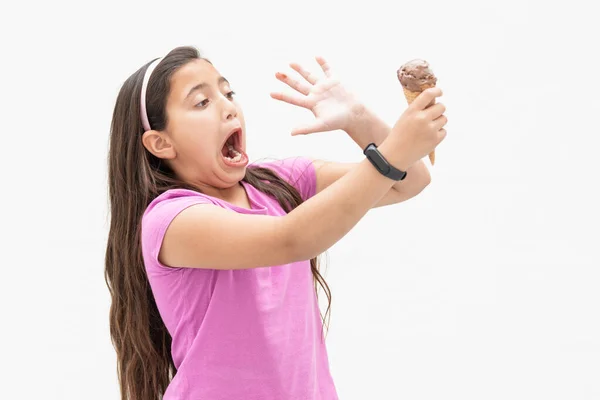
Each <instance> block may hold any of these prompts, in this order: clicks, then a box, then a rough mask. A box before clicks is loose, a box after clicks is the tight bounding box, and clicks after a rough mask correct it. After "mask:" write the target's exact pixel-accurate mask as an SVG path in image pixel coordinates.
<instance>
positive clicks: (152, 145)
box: [142, 130, 176, 160]
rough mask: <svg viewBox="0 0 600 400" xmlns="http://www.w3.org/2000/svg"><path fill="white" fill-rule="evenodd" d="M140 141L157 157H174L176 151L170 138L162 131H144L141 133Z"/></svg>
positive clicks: (169, 158) (167, 158) (168, 158)
mask: <svg viewBox="0 0 600 400" xmlns="http://www.w3.org/2000/svg"><path fill="white" fill-rule="evenodd" d="M142 143H143V144H144V147H145V148H146V149H148V151H149V152H150V153H152V154H154V155H155V156H156V157H158V158H162V159H165V160H171V159H173V158H175V155H176V152H175V147H174V146H173V143H171V140H170V138H169V137H168V136H167V135H166V134H165V133H163V132H159V131H154V130H151V131H146V132H144V134H143V135H142Z"/></svg>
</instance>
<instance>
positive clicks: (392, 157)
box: [377, 138, 410, 172]
mask: <svg viewBox="0 0 600 400" xmlns="http://www.w3.org/2000/svg"><path fill="white" fill-rule="evenodd" d="M392 141H393V139H391V138H388V139H386V140H385V141H383V143H381V145H379V146H377V149H378V150H379V152H380V153H381V155H382V156H383V157H385V159H386V160H387V161H388V163H390V164H391V165H392V166H393V167H394V168H396V169H399V170H400V171H404V172H406V171H408V169H409V168H410V164H409V163H408V162H407V157H406V156H405V155H404V152H403V151H401V150H399V149H401V148H402V146H399V145H398V144H397V143H392Z"/></svg>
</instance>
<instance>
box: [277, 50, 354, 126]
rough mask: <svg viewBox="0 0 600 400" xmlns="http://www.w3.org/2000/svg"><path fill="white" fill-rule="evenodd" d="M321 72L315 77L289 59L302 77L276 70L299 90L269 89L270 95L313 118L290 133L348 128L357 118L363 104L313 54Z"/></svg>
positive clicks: (281, 77)
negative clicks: (304, 111) (290, 91)
mask: <svg viewBox="0 0 600 400" xmlns="http://www.w3.org/2000/svg"><path fill="white" fill-rule="evenodd" d="M315 59H316V60H317V62H318V63H319V65H320V66H321V69H322V70H323V72H324V74H325V76H323V77H317V76H316V75H314V74H312V73H310V72H308V71H306V70H305V69H304V68H302V67H301V66H300V65H298V64H296V63H290V67H292V68H293V69H294V70H295V71H297V72H298V73H299V74H300V75H301V76H302V77H304V79H305V80H298V79H294V78H292V77H290V76H288V75H287V74H284V73H282V72H277V73H276V74H275V77H276V78H277V79H279V80H280V81H282V82H284V83H286V84H287V85H288V86H290V87H291V88H292V89H295V90H296V91H297V92H298V93H299V94H287V93H282V92H276V93H271V97H272V98H274V99H276V100H281V101H284V102H286V103H289V104H293V105H296V106H299V107H303V108H306V109H308V110H310V111H312V113H313V114H314V115H315V117H316V120H315V121H313V122H311V123H308V124H306V125H304V126H299V127H297V128H295V129H294V130H293V131H292V136H295V135H306V134H309V133H315V132H326V131H333V130H336V129H341V130H346V131H347V130H348V128H349V127H350V126H351V125H352V124H353V123H354V122H355V121H356V120H357V119H358V118H360V115H361V113H362V112H363V110H364V107H363V105H362V104H361V103H360V102H359V101H358V100H357V99H356V98H355V97H354V95H353V94H351V93H350V92H348V91H347V90H346V89H345V88H344V87H343V86H342V85H341V83H340V82H339V80H338V79H336V78H335V77H334V76H333V74H332V72H331V69H330V67H329V65H328V64H327V62H326V61H325V59H323V57H315Z"/></svg>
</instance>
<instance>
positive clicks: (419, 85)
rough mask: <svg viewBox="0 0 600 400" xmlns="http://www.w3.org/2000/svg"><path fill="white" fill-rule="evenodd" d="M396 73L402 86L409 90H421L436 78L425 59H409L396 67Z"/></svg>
mask: <svg viewBox="0 0 600 400" xmlns="http://www.w3.org/2000/svg"><path fill="white" fill-rule="evenodd" d="M397 74H398V80H400V84H401V85H402V87H403V88H405V89H407V90H410V91H411V92H422V91H423V90H425V89H427V88H430V87H434V86H435V84H436V83H437V78H436V77H435V75H434V74H433V71H432V70H431V68H429V63H428V62H427V61H425V60H419V59H417V60H412V61H409V62H407V63H406V64H404V65H403V66H401V67H400V69H398V72H397Z"/></svg>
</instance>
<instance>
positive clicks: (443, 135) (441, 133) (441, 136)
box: [438, 129, 447, 144]
mask: <svg viewBox="0 0 600 400" xmlns="http://www.w3.org/2000/svg"><path fill="white" fill-rule="evenodd" d="M446 134H447V132H446V130H445V129H440V130H439V131H438V144H439V143H440V142H441V141H442V140H444V139H445V138H446Z"/></svg>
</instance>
